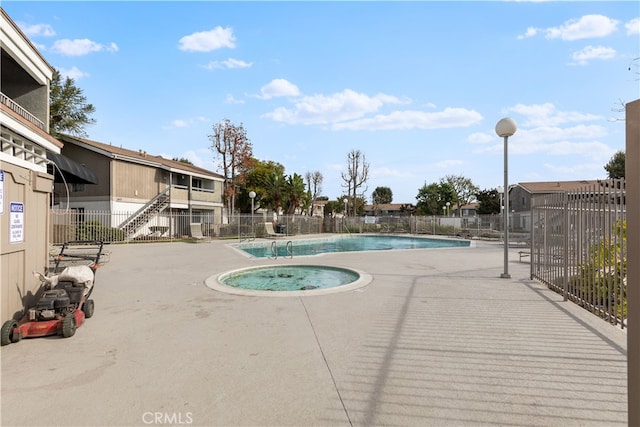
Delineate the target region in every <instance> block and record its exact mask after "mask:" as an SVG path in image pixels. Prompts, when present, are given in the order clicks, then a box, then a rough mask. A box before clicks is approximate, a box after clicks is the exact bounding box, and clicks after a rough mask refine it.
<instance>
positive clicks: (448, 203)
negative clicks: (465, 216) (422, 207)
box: [447, 202, 451, 216]
mask: <svg viewBox="0 0 640 427" xmlns="http://www.w3.org/2000/svg"><path fill="white" fill-rule="evenodd" d="M449 206H451V202H447V216H449Z"/></svg>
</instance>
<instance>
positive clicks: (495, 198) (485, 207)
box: [476, 188, 501, 215]
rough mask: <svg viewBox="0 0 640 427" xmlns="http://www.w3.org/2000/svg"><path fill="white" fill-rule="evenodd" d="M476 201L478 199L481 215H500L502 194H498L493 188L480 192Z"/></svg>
mask: <svg viewBox="0 0 640 427" xmlns="http://www.w3.org/2000/svg"><path fill="white" fill-rule="evenodd" d="M476 199H478V203H479V206H478V214H479V215H490V214H499V213H500V211H501V210H500V193H498V190H497V189H495V188H493V189H491V190H481V191H478V194H476Z"/></svg>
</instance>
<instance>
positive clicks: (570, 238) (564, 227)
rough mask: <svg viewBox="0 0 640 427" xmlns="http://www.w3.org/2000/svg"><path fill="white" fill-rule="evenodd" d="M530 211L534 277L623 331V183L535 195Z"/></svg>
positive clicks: (624, 274)
mask: <svg viewBox="0 0 640 427" xmlns="http://www.w3.org/2000/svg"><path fill="white" fill-rule="evenodd" d="M531 213H532V215H531V216H532V233H531V236H532V241H531V278H532V279H536V280H539V281H540V282H542V283H544V284H546V285H547V286H548V287H549V288H550V289H552V290H554V291H556V292H558V293H560V294H562V295H563V296H564V298H565V299H568V300H570V301H573V302H575V303H576V304H578V305H580V306H582V307H584V308H585V309H587V310H589V311H591V312H592V313H594V314H595V315H597V316H599V317H601V318H603V319H605V320H607V321H609V322H611V323H612V324H614V325H620V326H621V327H622V328H625V327H626V317H627V292H626V288H627V280H626V271H627V268H626V267H627V241H626V209H625V189H624V181H623V180H604V181H601V182H600V183H599V184H597V185H590V186H587V187H584V188H581V189H579V190H576V191H571V192H565V193H557V194H552V195H541V196H534V197H533V199H532V210H531Z"/></svg>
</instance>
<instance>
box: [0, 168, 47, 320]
mask: <svg viewBox="0 0 640 427" xmlns="http://www.w3.org/2000/svg"><path fill="white" fill-rule="evenodd" d="M2 169H3V170H4V200H5V207H4V209H5V211H4V214H3V215H0V227H1V228H2V230H10V226H9V222H10V220H11V215H10V213H9V212H8V209H9V202H17V203H23V206H24V224H23V226H24V229H23V233H24V235H23V236H24V238H23V241H22V242H18V243H10V238H9V234H10V233H6V232H5V233H0V236H2V239H1V241H0V280H1V282H0V283H2V292H1V302H2V305H1V309H0V315H1V317H2V321H5V320H7V319H10V318H12V317H13V316H14V315H17V314H18V312H19V311H21V310H22V309H23V308H25V307H30V306H32V305H33V304H35V294H36V293H37V291H38V288H39V285H40V282H39V281H38V280H37V279H36V278H35V277H33V275H32V274H31V272H32V271H39V272H45V271H46V268H47V265H48V262H49V260H48V254H49V228H50V226H49V224H50V222H49V221H50V218H49V217H50V215H49V194H50V191H51V183H52V181H53V177H52V176H51V175H47V174H41V173H38V172H35V171H30V170H28V169H25V168H22V167H19V166H16V165H12V164H10V163H8V162H4V163H3V164H2ZM47 181H48V185H47Z"/></svg>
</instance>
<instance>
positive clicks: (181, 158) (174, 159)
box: [171, 157, 193, 166]
mask: <svg viewBox="0 0 640 427" xmlns="http://www.w3.org/2000/svg"><path fill="white" fill-rule="evenodd" d="M171 160H173V161H174V162H180V163H184V164H186V165H191V166H193V162H192V161H191V160H189V159H187V158H186V157H180V158H178V157H174V158H172V159H171Z"/></svg>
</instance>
